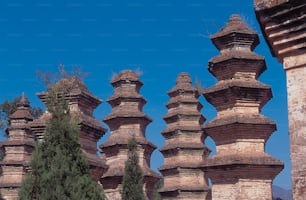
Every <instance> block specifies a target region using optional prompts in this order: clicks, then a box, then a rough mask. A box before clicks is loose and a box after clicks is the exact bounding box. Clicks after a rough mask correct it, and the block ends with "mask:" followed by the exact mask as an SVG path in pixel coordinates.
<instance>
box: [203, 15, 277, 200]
mask: <svg viewBox="0 0 306 200" xmlns="http://www.w3.org/2000/svg"><path fill="white" fill-rule="evenodd" d="M211 38H212V41H213V43H214V44H215V46H216V47H217V48H218V49H219V50H220V52H221V54H220V55H219V56H216V57H214V58H212V59H211V60H210V61H209V66H208V70H209V72H211V73H212V74H213V75H214V76H216V78H217V79H218V82H217V83H216V84H215V85H214V86H212V87H210V88H208V89H206V90H205V91H204V96H205V98H206V100H207V101H208V102H210V103H211V104H212V105H213V106H214V107H215V108H216V109H217V112H218V113H217V117H216V118H214V119H213V120H211V121H210V122H208V123H207V124H206V125H205V126H204V130H205V133H206V134H207V135H209V136H210V137H211V138H212V139H213V140H214V142H215V143H216V150H217V152H216V155H215V156H213V157H211V158H209V159H208V160H207V161H206V162H205V163H204V164H203V165H204V168H205V171H206V172H207V174H208V177H209V178H211V180H212V184H213V186H212V197H213V199H271V197H272V196H271V195H272V193H271V184H272V180H273V179H274V177H275V176H276V175H277V174H278V173H279V172H280V171H281V170H282V169H283V162H281V161H279V160H277V159H275V158H273V157H271V156H269V155H268V154H267V153H265V143H266V141H267V140H268V138H269V137H270V135H271V134H272V133H273V132H274V131H275V130H276V124H275V122H274V121H272V120H270V119H268V118H266V117H265V116H263V115H262V114H260V110H261V108H262V107H263V106H264V105H265V104H266V103H267V102H268V101H269V100H270V99H271V98H272V92H271V88H270V86H268V85H265V84H263V83H261V82H259V81H258V80H257V78H258V77H259V76H260V74H261V73H262V72H263V71H264V70H265V69H266V64H265V60H264V58H263V57H261V56H259V55H257V54H256V53H254V52H252V50H253V49H254V48H255V47H256V46H257V45H258V43H259V39H258V35H257V33H255V32H254V31H252V30H251V29H249V28H248V27H247V26H246V25H245V23H244V22H243V21H242V20H241V19H240V17H239V16H238V15H232V16H231V17H230V20H229V22H228V23H227V24H226V26H225V27H224V28H223V29H222V30H221V31H220V32H219V33H216V34H215V35H213V36H212V37H211ZM251 182H253V184H251ZM226 184H227V185H228V187H229V188H225V185H226ZM239 184H240V185H239ZM246 185H250V187H246ZM251 186H252V187H251ZM222 187H223V189H224V190H228V191H231V190H232V192H223V191H224V190H223V189H222ZM255 187H258V188H259V189H258V188H257V189H256V190H257V191H256V194H257V195H256V194H255V193H254V192H252V191H251V190H255ZM259 190H260V191H259ZM234 191H236V192H234ZM237 191H239V192H237ZM259 194H260V195H259Z"/></svg>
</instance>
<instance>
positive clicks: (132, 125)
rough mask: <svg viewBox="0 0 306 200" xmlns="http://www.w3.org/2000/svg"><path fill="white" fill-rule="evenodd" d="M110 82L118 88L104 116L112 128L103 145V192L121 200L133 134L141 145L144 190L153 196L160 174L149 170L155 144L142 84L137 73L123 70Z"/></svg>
mask: <svg viewBox="0 0 306 200" xmlns="http://www.w3.org/2000/svg"><path fill="white" fill-rule="evenodd" d="M111 85H112V86H113V87H114V90H115V91H114V94H113V96H111V97H110V98H109V99H108V100H107V101H108V103H109V104H110V105H111V106H112V112H111V113H110V114H109V115H108V116H106V117H105V118H104V119H103V121H104V122H105V123H106V124H107V125H108V126H109V127H110V136H109V138H108V140H107V141H106V142H105V143H103V144H102V145H101V146H100V147H101V150H102V153H103V155H104V156H105V158H106V164H107V165H108V167H109V168H108V170H107V171H106V173H104V174H103V176H102V178H101V183H102V184H103V188H104V192H105V194H106V196H107V197H108V199H112V200H119V199H120V200H121V186H122V178H123V174H124V167H125V162H126V160H127V157H128V147H127V144H128V142H129V140H130V139H132V138H133V137H134V138H135V140H136V142H137V144H138V154H139V165H140V167H141V169H142V171H143V174H144V191H145V193H146V196H147V198H148V199H151V197H152V192H153V188H154V185H155V183H156V182H157V181H158V180H159V178H160V177H159V175H158V174H156V173H155V172H154V171H153V170H152V169H150V157H151V154H152V152H153V151H154V150H155V149H156V147H155V145H153V144H152V143H150V142H149V141H147V140H146V138H145V131H146V127H147V126H148V124H149V123H151V121H152V120H151V119H150V118H149V117H148V116H147V115H145V114H144V113H143V111H142V110H143V106H144V105H145V103H146V100H145V99H144V98H143V97H142V96H141V95H140V94H139V91H140V88H141V86H142V85H143V83H142V82H141V81H140V80H139V77H138V75H137V74H136V73H135V72H133V71H130V70H124V71H122V72H120V73H119V74H118V75H116V76H115V77H114V79H113V80H112V81H111Z"/></svg>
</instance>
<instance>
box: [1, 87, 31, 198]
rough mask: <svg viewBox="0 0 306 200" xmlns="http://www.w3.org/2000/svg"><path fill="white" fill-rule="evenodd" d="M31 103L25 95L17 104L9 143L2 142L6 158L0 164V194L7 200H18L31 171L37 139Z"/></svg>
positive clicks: (10, 120) (9, 132)
mask: <svg viewBox="0 0 306 200" xmlns="http://www.w3.org/2000/svg"><path fill="white" fill-rule="evenodd" d="M29 109H30V103H29V100H28V99H27V98H26V96H25V95H24V93H23V94H22V95H21V97H20V100H19V102H18V104H17V110H16V111H15V112H14V113H13V114H12V115H10V116H9V126H8V128H7V129H6V133H7V141H4V142H1V146H2V148H3V149H4V158H3V160H2V161H1V162H0V166H1V172H2V173H1V176H0V192H1V194H2V197H3V198H4V199H5V200H15V199H17V198H18V191H19V188H20V187H21V183H22V181H23V179H24V177H25V175H26V173H27V172H28V170H29V164H30V160H31V154H32V152H33V150H34V145H35V139H34V135H33V133H32V131H31V129H30V125H29V124H30V122H32V121H33V117H32V115H31V113H30V110H29Z"/></svg>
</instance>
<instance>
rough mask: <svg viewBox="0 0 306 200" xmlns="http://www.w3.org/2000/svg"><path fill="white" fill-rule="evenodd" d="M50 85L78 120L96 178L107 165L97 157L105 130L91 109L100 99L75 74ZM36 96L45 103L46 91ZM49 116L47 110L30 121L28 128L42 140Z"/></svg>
mask: <svg viewBox="0 0 306 200" xmlns="http://www.w3.org/2000/svg"><path fill="white" fill-rule="evenodd" d="M52 87H53V89H56V91H57V92H58V93H60V94H63V95H64V96H65V99H66V100H67V101H68V107H69V111H70V114H71V115H72V116H75V117H77V118H78V120H79V122H78V125H79V127H80V144H81V149H82V151H83V153H84V154H85V157H86V159H87V161H88V163H89V167H90V174H91V177H92V178H93V179H94V180H96V181H98V180H99V179H100V177H101V176H102V174H103V172H104V171H105V170H106V168H107V166H106V165H105V160H103V159H102V158H100V157H98V156H97V142H98V140H99V139H100V138H101V137H102V136H103V135H104V134H105V132H106V130H107V129H106V128H104V127H103V126H102V125H101V124H100V123H99V122H98V121H97V120H96V119H95V118H94V117H93V111H94V109H95V108H96V107H97V106H98V105H100V104H101V102H102V101H101V100H100V99H99V98H98V97H96V96H94V95H93V94H92V93H91V92H90V91H89V90H88V88H87V87H86V85H85V84H84V83H83V82H82V81H81V80H80V79H79V78H77V77H69V78H64V79H62V80H60V81H59V82H57V83H56V84H54V85H53V86H52ZM37 95H38V97H39V98H40V99H41V100H42V101H43V102H44V103H45V104H46V103H47V95H48V91H47V92H42V93H38V94H37ZM51 117H52V116H51V114H50V113H49V112H48V110H46V112H45V113H44V114H43V115H42V116H41V117H40V118H39V119H36V120H34V121H33V122H32V123H31V129H32V131H33V133H34V134H35V136H36V138H37V139H38V140H42V139H43V135H44V131H45V128H46V122H47V121H48V120H49V119H50V118H51Z"/></svg>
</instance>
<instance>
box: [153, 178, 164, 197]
mask: <svg viewBox="0 0 306 200" xmlns="http://www.w3.org/2000/svg"><path fill="white" fill-rule="evenodd" d="M163 185H164V182H163V180H159V181H158V182H157V183H156V184H155V185H154V191H153V197H152V199H153V200H161V199H162V198H161V196H160V194H159V192H158V190H159V189H161V188H162V187H163Z"/></svg>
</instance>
